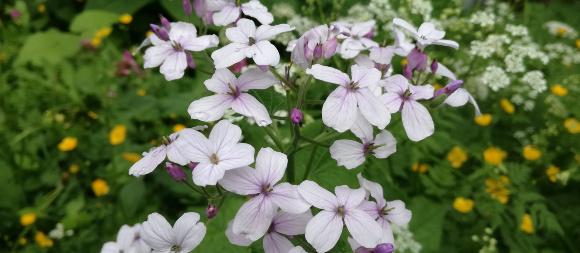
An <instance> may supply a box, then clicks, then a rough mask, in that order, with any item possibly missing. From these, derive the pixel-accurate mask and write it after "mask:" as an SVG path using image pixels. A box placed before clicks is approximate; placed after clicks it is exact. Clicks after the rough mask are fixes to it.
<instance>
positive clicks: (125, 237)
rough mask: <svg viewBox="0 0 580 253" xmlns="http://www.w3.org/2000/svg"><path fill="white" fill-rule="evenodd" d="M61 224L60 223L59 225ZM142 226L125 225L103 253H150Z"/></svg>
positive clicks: (104, 246) (106, 244)
mask: <svg viewBox="0 0 580 253" xmlns="http://www.w3.org/2000/svg"><path fill="white" fill-rule="evenodd" d="M59 224H60V223H59ZM140 230H141V224H139V223H137V224H135V225H134V226H133V227H131V226H128V225H123V226H122V227H121V229H119V232H118V233H117V241H115V242H107V243H105V244H104V245H103V248H101V253H149V252H151V248H150V247H149V245H147V244H146V243H145V242H144V241H143V240H142V238H141V236H140V232H139V231H140Z"/></svg>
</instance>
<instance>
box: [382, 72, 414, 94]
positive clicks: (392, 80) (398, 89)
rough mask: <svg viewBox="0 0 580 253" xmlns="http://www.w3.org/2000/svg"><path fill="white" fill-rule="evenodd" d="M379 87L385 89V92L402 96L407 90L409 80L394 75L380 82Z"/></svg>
mask: <svg viewBox="0 0 580 253" xmlns="http://www.w3.org/2000/svg"><path fill="white" fill-rule="evenodd" d="M379 85H380V86H383V87H385V89H386V90H387V92H393V93H398V94H403V93H405V91H407V89H408V88H409V80H407V78H405V77H404V76H403V75H394V76H390V77H387V79H385V80H384V81H383V82H380V83H379Z"/></svg>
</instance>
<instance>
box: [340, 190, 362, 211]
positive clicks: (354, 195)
mask: <svg viewBox="0 0 580 253" xmlns="http://www.w3.org/2000/svg"><path fill="white" fill-rule="evenodd" d="M334 193H336V198H337V199H338V203H340V205H341V206H343V207H344V210H345V212H348V211H349V210H351V209H356V207H357V206H358V205H359V204H360V203H361V202H362V201H363V200H364V199H365V189H363V188H358V189H350V188H349V187H348V186H346V185H341V186H337V187H335V188H334Z"/></svg>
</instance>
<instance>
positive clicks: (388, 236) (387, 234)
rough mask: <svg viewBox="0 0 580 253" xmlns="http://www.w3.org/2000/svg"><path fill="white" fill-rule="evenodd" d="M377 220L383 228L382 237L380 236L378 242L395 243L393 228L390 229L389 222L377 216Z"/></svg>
mask: <svg viewBox="0 0 580 253" xmlns="http://www.w3.org/2000/svg"><path fill="white" fill-rule="evenodd" d="M377 222H378V223H379V226H381V228H382V229H383V237H382V238H381V241H380V243H391V244H395V237H394V236H393V229H391V224H389V222H388V221H387V220H386V219H385V218H384V217H379V219H378V220H377Z"/></svg>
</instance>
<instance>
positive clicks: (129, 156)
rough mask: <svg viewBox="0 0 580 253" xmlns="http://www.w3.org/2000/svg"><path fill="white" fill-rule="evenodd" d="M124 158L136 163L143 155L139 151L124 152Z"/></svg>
mask: <svg viewBox="0 0 580 253" xmlns="http://www.w3.org/2000/svg"><path fill="white" fill-rule="evenodd" d="M123 158H125V160H127V161H129V162H132V163H136V162H138V161H139V160H141V158H142V156H141V155H139V154H137V153H123Z"/></svg>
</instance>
